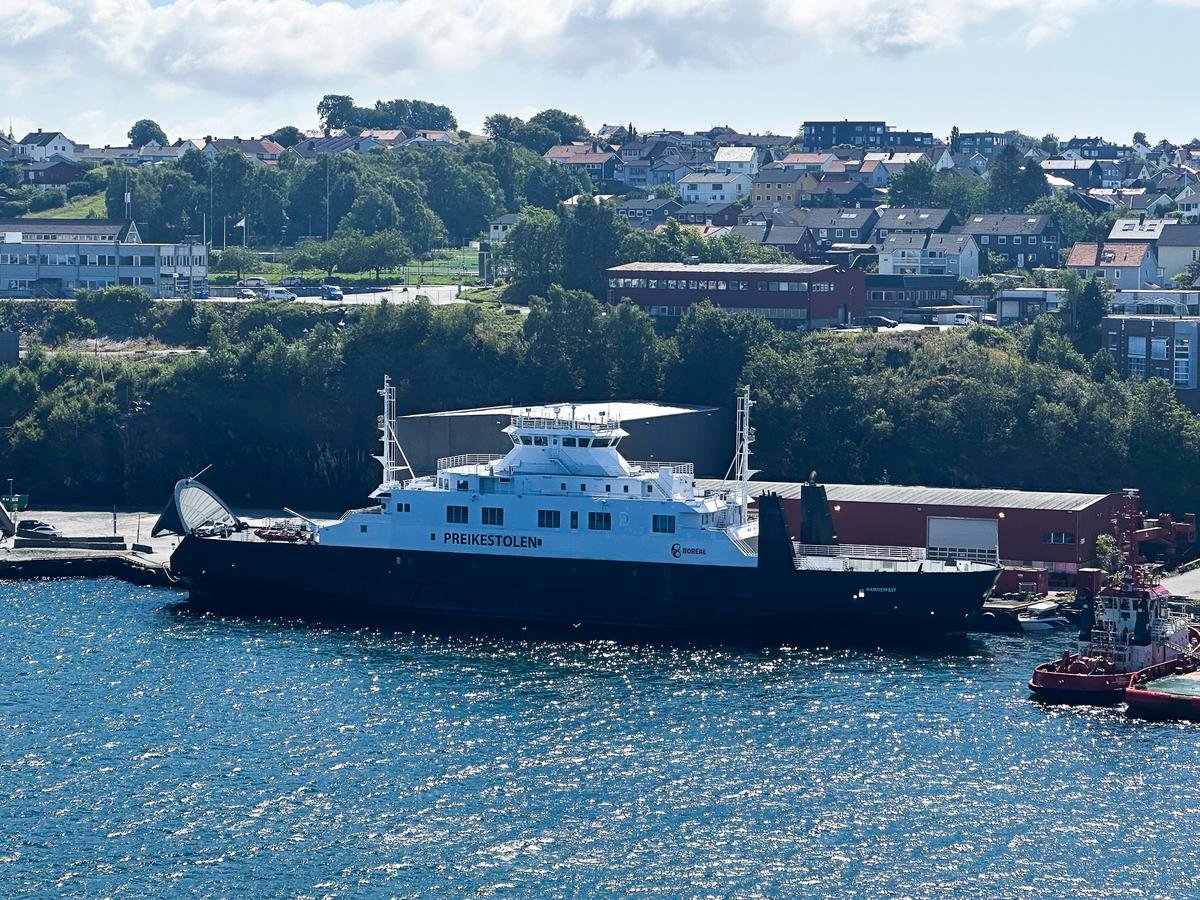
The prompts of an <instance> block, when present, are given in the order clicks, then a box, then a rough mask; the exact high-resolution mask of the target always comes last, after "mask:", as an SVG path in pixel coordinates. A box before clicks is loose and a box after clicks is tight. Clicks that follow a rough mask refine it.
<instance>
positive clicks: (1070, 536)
mask: <svg viewBox="0 0 1200 900" xmlns="http://www.w3.org/2000/svg"><path fill="white" fill-rule="evenodd" d="M1042 543H1043V544H1073V543H1075V535H1074V533H1073V532H1070V531H1051V532H1048V533H1047V534H1044V535H1042Z"/></svg>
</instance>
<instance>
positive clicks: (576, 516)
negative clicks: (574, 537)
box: [571, 511, 579, 528]
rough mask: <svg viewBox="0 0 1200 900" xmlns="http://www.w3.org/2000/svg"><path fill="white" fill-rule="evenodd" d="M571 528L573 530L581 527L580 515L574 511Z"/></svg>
mask: <svg viewBox="0 0 1200 900" xmlns="http://www.w3.org/2000/svg"><path fill="white" fill-rule="evenodd" d="M571 527H572V528H578V527H579V513H577V512H574V511H572V512H571Z"/></svg>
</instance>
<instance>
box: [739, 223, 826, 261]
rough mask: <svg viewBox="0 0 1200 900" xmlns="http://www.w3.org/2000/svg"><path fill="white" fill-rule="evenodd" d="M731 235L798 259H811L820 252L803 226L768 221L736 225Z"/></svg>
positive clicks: (814, 240) (815, 242) (814, 239)
mask: <svg viewBox="0 0 1200 900" xmlns="http://www.w3.org/2000/svg"><path fill="white" fill-rule="evenodd" d="M730 233H731V234H735V235H737V236H738V237H740V238H742V240H744V241H746V242H747V243H750V244H761V245H763V246H767V247H776V248H778V249H780V250H782V251H783V252H784V253H789V254H791V255H792V256H794V257H796V259H811V258H812V257H814V256H816V255H817V254H818V253H819V252H820V247H819V246H818V244H817V240H816V238H814V237H813V234H812V232H811V231H810V230H809V229H807V228H805V227H804V226H803V225H792V224H787V223H783V224H780V223H776V222H775V221H774V220H773V219H768V220H767V221H766V222H764V223H762V224H761V225H758V224H756V225H735V226H734V227H733V228H731V229H730Z"/></svg>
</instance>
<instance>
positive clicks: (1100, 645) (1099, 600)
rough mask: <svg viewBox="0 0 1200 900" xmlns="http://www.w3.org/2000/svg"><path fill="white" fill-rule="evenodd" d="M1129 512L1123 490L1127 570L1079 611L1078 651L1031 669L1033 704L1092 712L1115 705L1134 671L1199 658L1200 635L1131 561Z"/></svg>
mask: <svg viewBox="0 0 1200 900" xmlns="http://www.w3.org/2000/svg"><path fill="white" fill-rule="evenodd" d="M1137 507H1138V494H1137V491H1133V490H1126V491H1125V509H1124V510H1123V511H1122V513H1121V514H1120V515H1119V518H1118V519H1117V523H1116V525H1117V537H1118V543H1119V545H1120V546H1121V548H1122V549H1123V550H1124V551H1125V552H1126V554H1127V563H1126V565H1125V566H1124V567H1123V569H1122V571H1121V572H1120V573H1118V575H1117V576H1115V577H1114V579H1113V580H1111V581H1110V582H1109V583H1108V584H1106V585H1104V587H1102V588H1101V589H1100V591H1099V593H1097V594H1096V596H1095V598H1094V600H1093V602H1092V604H1091V605H1090V606H1089V607H1087V608H1085V609H1084V612H1083V614H1082V616H1081V617H1080V633H1079V649H1078V651H1077V652H1075V653H1071V652H1070V651H1064V652H1063V655H1062V657H1060V658H1059V659H1056V660H1053V661H1051V662H1047V663H1042V664H1041V665H1040V666H1038V667H1037V668H1036V669H1034V671H1033V678H1032V679H1030V681H1029V690H1030V691H1032V692H1033V694H1034V697H1035V698H1036V699H1038V700H1042V701H1046V702H1049V703H1075V704H1085V705H1092V706H1106V705H1111V704H1115V703H1120V702H1121V701H1122V700H1123V699H1125V690H1126V688H1127V687H1129V685H1130V682H1131V681H1132V680H1133V678H1134V676H1135V675H1136V674H1138V673H1139V672H1141V671H1142V670H1144V669H1148V668H1150V667H1160V666H1163V664H1168V665H1173V664H1174V662H1175V661H1176V660H1179V659H1180V658H1181V657H1190V656H1191V655H1192V654H1194V653H1196V652H1198V651H1200V634H1198V633H1197V632H1196V631H1195V630H1194V629H1192V628H1190V627H1189V624H1188V620H1187V619H1186V618H1185V617H1183V616H1182V615H1177V614H1175V613H1173V612H1172V611H1171V610H1170V608H1169V606H1168V600H1169V599H1170V592H1169V591H1167V589H1166V588H1164V587H1163V586H1162V585H1160V584H1158V581H1157V577H1156V576H1155V574H1154V572H1153V570H1152V569H1151V567H1150V566H1148V565H1146V564H1144V563H1143V562H1142V561H1141V560H1140V558H1139V556H1138V548H1137V540H1136V537H1135V530H1136V527H1137V524H1136V523H1137V516H1138V509H1137Z"/></svg>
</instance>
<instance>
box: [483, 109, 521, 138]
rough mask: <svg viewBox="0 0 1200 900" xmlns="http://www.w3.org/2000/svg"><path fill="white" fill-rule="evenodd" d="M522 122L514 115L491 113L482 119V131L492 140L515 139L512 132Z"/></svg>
mask: <svg viewBox="0 0 1200 900" xmlns="http://www.w3.org/2000/svg"><path fill="white" fill-rule="evenodd" d="M524 124H525V123H524V122H523V121H522V120H521V119H518V118H517V117H516V116H509V115H505V114H504V113H492V114H491V115H490V116H488V117H487V118H486V119H484V120H483V133H484V134H486V135H487V136H488V137H490V138H491V139H492V140H493V141H512V140H516V138H514V137H513V132H514V131H516V130H517V128H519V127H520V126H521V125H524Z"/></svg>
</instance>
